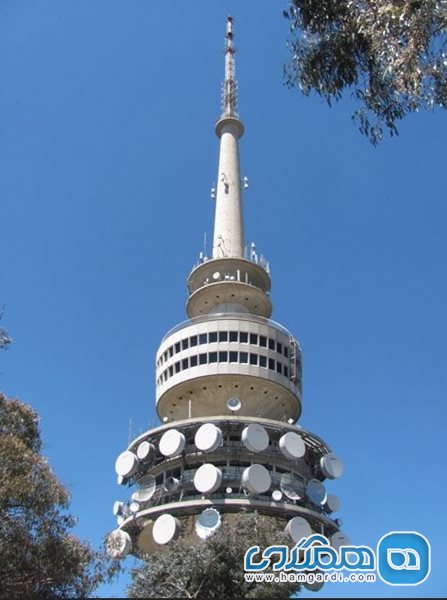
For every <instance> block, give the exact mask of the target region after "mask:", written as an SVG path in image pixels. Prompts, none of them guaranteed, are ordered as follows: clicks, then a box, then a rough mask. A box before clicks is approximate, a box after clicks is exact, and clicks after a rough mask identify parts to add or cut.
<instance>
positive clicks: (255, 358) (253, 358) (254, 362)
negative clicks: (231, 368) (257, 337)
mask: <svg viewBox="0 0 447 600" xmlns="http://www.w3.org/2000/svg"><path fill="white" fill-rule="evenodd" d="M250 364H251V365H257V364H258V355H257V354H253V352H250Z"/></svg>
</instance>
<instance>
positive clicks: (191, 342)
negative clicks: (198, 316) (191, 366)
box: [189, 335, 197, 348]
mask: <svg viewBox="0 0 447 600" xmlns="http://www.w3.org/2000/svg"><path fill="white" fill-rule="evenodd" d="M189 345H190V346H191V348H193V347H194V346H197V336H196V335H192V336H191V337H190V338H189Z"/></svg>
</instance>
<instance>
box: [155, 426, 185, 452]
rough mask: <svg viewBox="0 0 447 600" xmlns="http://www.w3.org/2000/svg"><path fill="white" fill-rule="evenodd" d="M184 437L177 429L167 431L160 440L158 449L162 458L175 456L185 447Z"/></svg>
mask: <svg viewBox="0 0 447 600" xmlns="http://www.w3.org/2000/svg"><path fill="white" fill-rule="evenodd" d="M185 443H186V440H185V436H184V435H183V433H181V431H177V429H169V431H166V432H165V433H164V434H163V435H162V436H161V438H160V444H159V449H160V452H161V453H162V454H163V456H168V457H170V456H177V455H178V454H181V452H183V449H184V447H185Z"/></svg>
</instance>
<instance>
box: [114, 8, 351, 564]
mask: <svg viewBox="0 0 447 600" xmlns="http://www.w3.org/2000/svg"><path fill="white" fill-rule="evenodd" d="M233 38H234V33H233V19H232V18H231V17H228V19H227V27H226V38H225V78H224V82H223V85H222V112H221V116H220V118H219V119H218V121H217V123H216V126H215V131H216V134H217V137H218V138H219V144H220V151H219V167H218V173H217V183H216V187H215V188H213V190H212V197H213V198H214V199H215V219H214V237H213V248H212V256H205V255H204V254H203V253H201V254H200V259H199V262H198V263H197V264H196V265H195V266H194V267H193V269H192V271H191V273H190V274H189V277H188V293H189V296H188V300H187V304H186V312H187V316H188V320H187V321H185V322H184V323H181V324H180V325H177V326H176V327H174V328H173V329H171V330H170V331H169V332H168V333H167V334H166V335H165V337H164V338H163V339H162V341H161V343H160V347H159V349H158V352H157V356H156V407H157V413H158V416H159V417H160V420H161V425H160V426H159V427H156V428H154V429H149V430H148V431H146V432H145V433H143V434H141V435H139V436H138V437H137V438H136V439H134V440H133V441H132V442H131V443H130V445H129V446H128V448H127V449H126V450H125V451H124V452H122V453H121V454H120V455H119V456H118V458H117V460H116V464H115V468H116V472H117V475H118V483H119V484H121V485H124V486H127V487H128V488H129V499H128V501H127V502H115V504H114V507H113V512H114V514H115V516H116V517H117V521H118V527H117V529H115V530H114V531H113V532H112V533H111V534H110V536H109V539H108V551H109V553H110V554H111V555H112V556H115V557H118V556H124V555H126V554H128V553H132V554H135V555H137V556H142V555H145V554H150V553H152V552H154V551H157V550H159V549H161V548H162V547H165V546H166V545H167V544H169V543H170V542H172V541H173V540H175V538H176V537H178V536H179V535H185V536H191V537H192V538H193V537H195V539H197V540H200V539H206V538H207V537H208V536H209V535H211V534H212V533H213V532H214V531H215V530H216V529H217V528H218V527H219V526H220V524H221V522H222V520H224V519H226V518H228V519H231V516H230V515H231V514H232V513H233V514H234V513H238V512H241V511H257V512H258V513H259V514H262V515H268V516H271V517H272V518H275V519H277V520H278V522H279V523H281V522H282V523H283V526H284V528H285V529H286V530H287V532H288V534H289V535H290V538H291V541H293V542H298V541H299V540H300V539H301V538H302V537H304V536H308V535H310V534H311V533H312V532H316V533H322V534H324V535H325V536H326V537H328V538H330V539H331V542H332V544H333V546H334V547H337V548H338V547H339V546H340V545H342V544H346V543H348V538H347V536H346V535H345V534H343V533H342V532H341V530H340V527H341V521H340V520H339V519H337V518H334V513H337V511H338V508H339V501H338V498H337V497H336V496H335V495H333V494H328V493H327V491H326V488H325V485H324V483H323V482H324V481H325V480H327V479H335V478H337V477H339V476H341V475H342V472H343V466H342V463H341V461H340V459H339V458H338V457H337V456H336V455H335V454H334V453H332V452H331V450H330V448H329V447H328V445H327V444H326V443H325V442H324V441H323V440H322V439H321V438H319V437H318V436H316V435H315V434H313V433H311V432H310V431H307V430H305V429H303V428H302V427H301V426H300V425H298V424H297V421H298V419H299V417H300V414H301V402H302V398H301V350H300V345H299V343H298V342H297V340H296V339H295V338H294V336H293V335H292V334H291V333H290V332H289V331H288V330H287V329H286V328H285V327H283V326H282V325H280V324H278V323H276V322H275V321H272V320H271V319H270V316H271V313H272V303H271V300H270V295H269V292H270V269H269V265H268V263H267V262H266V260H265V259H264V258H263V257H262V256H260V255H258V253H257V250H256V248H255V245H254V244H251V245H250V246H248V247H247V246H246V242H245V237H244V224H243V209H242V195H243V191H244V188H246V187H247V180H246V179H245V178H244V179H241V174H240V165H239V139H240V138H241V137H242V135H243V133H244V126H243V123H242V121H241V119H240V118H239V115H238V112H237V83H236V77H235V50H234V39H233Z"/></svg>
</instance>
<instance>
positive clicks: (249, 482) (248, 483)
mask: <svg viewBox="0 0 447 600" xmlns="http://www.w3.org/2000/svg"><path fill="white" fill-rule="evenodd" d="M242 484H243V485H244V487H245V488H246V489H247V490H248V491H249V492H251V493H252V494H263V493H264V492H266V491H267V490H268V489H269V488H270V486H271V485H272V478H271V477H270V473H269V472H268V470H267V469H266V468H265V467H264V465H258V464H254V465H251V466H250V467H247V468H246V469H244V471H243V473H242Z"/></svg>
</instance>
